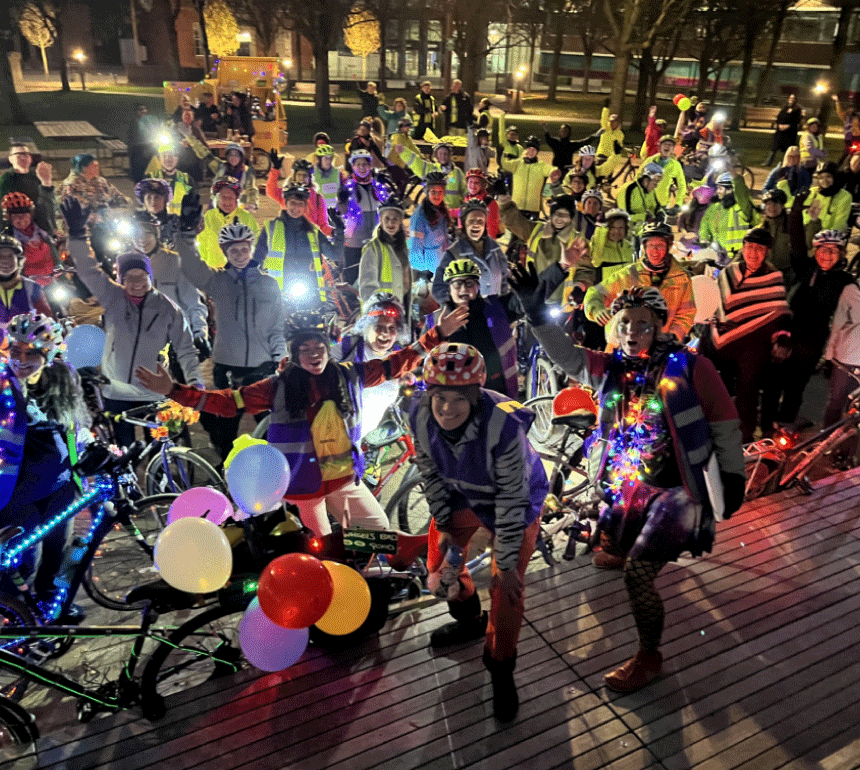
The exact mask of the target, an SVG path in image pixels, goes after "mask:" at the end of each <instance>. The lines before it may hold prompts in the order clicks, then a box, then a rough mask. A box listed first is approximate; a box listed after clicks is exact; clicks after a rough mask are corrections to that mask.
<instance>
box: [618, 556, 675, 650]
mask: <svg viewBox="0 0 860 770" xmlns="http://www.w3.org/2000/svg"><path fill="white" fill-rule="evenodd" d="M665 566H666V562H665V561H645V560H644V559H628V560H627V562H626V563H625V564H624V585H625V586H626V587H627V596H628V597H629V598H630V609H631V610H633V619H634V620H635V621H636V631H637V632H638V634H639V646H640V647H641V648H642V649H643V650H647V651H648V652H653V651H655V650H656V649H657V648H658V647H659V646H660V637H661V636H662V635H663V617H664V612H663V600H662V599H661V598H660V594H659V593H657V588H656V587H655V586H654V578H656V577H657V574H658V573H659V572H660V570H661V569H663V567H665Z"/></svg>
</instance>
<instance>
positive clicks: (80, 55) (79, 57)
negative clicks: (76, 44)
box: [72, 48, 87, 91]
mask: <svg viewBox="0 0 860 770" xmlns="http://www.w3.org/2000/svg"><path fill="white" fill-rule="evenodd" d="M72 58H73V59H74V60H75V61H77V63H78V74H79V75H80V76H81V90H82V91H86V90H87V84H86V82H85V81H84V62H85V61H86V60H87V57H86V55H85V54H84V52H83V51H82V50H81V49H80V48H77V49H75V52H74V53H73V54H72Z"/></svg>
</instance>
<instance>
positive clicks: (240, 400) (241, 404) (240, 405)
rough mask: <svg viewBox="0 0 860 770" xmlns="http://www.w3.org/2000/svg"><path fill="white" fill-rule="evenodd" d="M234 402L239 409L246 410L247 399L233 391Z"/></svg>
mask: <svg viewBox="0 0 860 770" xmlns="http://www.w3.org/2000/svg"><path fill="white" fill-rule="evenodd" d="M233 400H234V401H235V402H236V408H237V409H244V408H245V399H244V398H242V394H241V393H240V392H239V391H238V390H234V391H233Z"/></svg>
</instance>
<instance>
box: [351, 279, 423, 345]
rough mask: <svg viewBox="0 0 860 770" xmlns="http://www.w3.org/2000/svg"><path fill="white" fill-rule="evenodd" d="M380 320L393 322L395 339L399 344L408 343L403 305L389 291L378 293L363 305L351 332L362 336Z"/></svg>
mask: <svg viewBox="0 0 860 770" xmlns="http://www.w3.org/2000/svg"><path fill="white" fill-rule="evenodd" d="M381 318H388V319H390V320H392V321H394V324H395V326H396V327H397V338H398V341H399V342H400V343H405V342H408V341H409V334H408V332H409V330H408V328H407V325H406V312H405V311H404V309H403V305H402V303H401V302H400V300H398V299H397V298H396V297H395V296H394V295H393V294H392V293H391V292H390V291H378V292H376V293H375V294H373V295H372V296H371V297H370V299H368V300H367V302H366V303H365V305H364V312H363V313H362V316H361V318H359V319H358V320H357V321H356V322H355V326H353V330H354V331H355V332H357V333H359V334H362V335H363V334H364V333H365V332H367V331H368V329H370V328H372V327H373V326H375V325H376V324H377V323H378V322H379V320H380V319H381Z"/></svg>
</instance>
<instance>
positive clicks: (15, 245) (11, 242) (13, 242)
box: [0, 233, 24, 257]
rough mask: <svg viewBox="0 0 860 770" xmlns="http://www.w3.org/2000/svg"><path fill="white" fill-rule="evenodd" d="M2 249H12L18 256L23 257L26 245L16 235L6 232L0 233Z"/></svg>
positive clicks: (0, 247)
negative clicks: (22, 244)
mask: <svg viewBox="0 0 860 770" xmlns="http://www.w3.org/2000/svg"><path fill="white" fill-rule="evenodd" d="M0 249H12V251H14V252H15V256H17V257H21V256H23V254H24V247H23V246H21V242H20V241H19V240H18V239H17V238H15V237H14V236H12V235H8V234H6V233H3V234H2V235H0Z"/></svg>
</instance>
